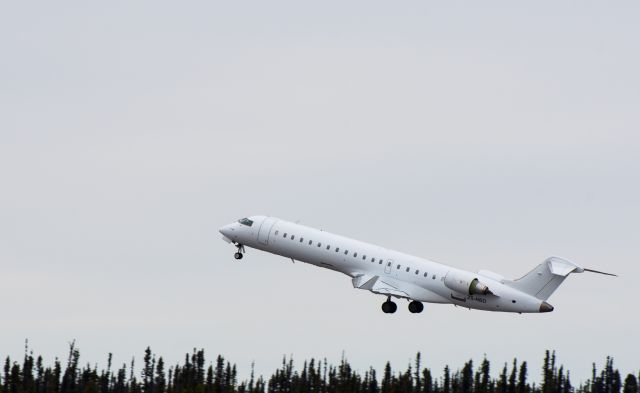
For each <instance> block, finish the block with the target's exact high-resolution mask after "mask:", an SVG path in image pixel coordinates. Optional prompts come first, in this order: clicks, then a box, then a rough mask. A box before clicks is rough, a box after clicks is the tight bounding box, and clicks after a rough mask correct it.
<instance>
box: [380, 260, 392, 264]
mask: <svg viewBox="0 0 640 393" xmlns="http://www.w3.org/2000/svg"><path fill="white" fill-rule="evenodd" d="M380 263H382V259H381V260H380ZM389 265H391V264H389Z"/></svg>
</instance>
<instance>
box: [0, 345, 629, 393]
mask: <svg viewBox="0 0 640 393" xmlns="http://www.w3.org/2000/svg"><path fill="white" fill-rule="evenodd" d="M491 367H492V365H491V364H490V362H489V360H488V359H486V358H484V359H483V360H482V361H481V362H480V363H479V364H477V365H476V364H474V363H473V361H472V360H469V361H467V362H465V363H464V364H462V365H461V366H458V367H457V368H452V367H449V366H445V367H444V369H443V370H442V371H441V372H435V371H432V370H430V369H428V368H425V367H423V366H422V361H421V354H420V353H418V354H417V355H416V357H415V360H414V361H413V362H412V364H409V365H407V366H406V367H403V368H402V369H401V370H396V369H393V368H392V367H391V364H389V363H388V362H387V363H386V366H385V367H384V370H381V371H380V372H379V371H377V370H375V369H373V368H369V369H368V370H366V371H364V372H359V371H357V370H355V369H353V368H352V366H351V365H350V364H349V362H348V361H347V360H346V359H342V360H341V361H340V362H339V363H338V364H330V363H328V362H327V361H326V360H318V359H308V360H306V361H304V362H303V364H302V366H301V368H299V369H296V368H295V367H294V362H293V359H291V358H284V359H283V361H282V365H281V366H280V367H279V368H278V369H277V370H274V371H273V373H272V374H271V375H267V376H256V375H254V372H253V367H252V369H251V370H250V371H251V372H250V374H249V373H247V374H246V375H249V376H248V377H247V378H245V379H242V380H241V379H239V377H238V370H237V367H236V365H235V364H232V363H230V362H229V361H226V360H225V359H224V358H223V357H222V356H220V355H218V356H216V357H215V359H214V360H212V361H208V360H207V359H205V354H204V351H203V350H193V352H191V353H187V354H186V355H185V358H184V361H183V362H182V363H181V364H175V365H168V364H166V363H165V361H164V360H163V358H162V357H159V356H156V355H155V354H154V353H153V352H152V351H151V349H150V348H147V350H146V351H145V353H144V356H143V358H142V363H141V364H140V365H138V364H136V363H135V361H134V360H132V361H131V363H130V364H122V365H120V366H118V367H115V366H114V365H113V364H112V355H111V354H109V356H108V361H107V366H106V368H104V369H100V370H99V369H98V367H97V366H91V365H90V364H85V365H83V364H81V362H80V351H79V350H78V349H77V348H76V346H75V344H73V343H72V344H71V345H70V349H69V355H68V358H67V359H66V360H63V361H61V360H59V359H55V361H54V362H53V364H51V365H46V364H43V360H42V357H41V356H34V354H33V352H31V351H29V349H28V348H27V347H26V348H25V355H24V358H23V359H21V360H19V361H18V360H13V359H10V358H9V357H7V358H6V359H5V361H4V368H3V372H2V373H0V393H236V392H237V393H264V392H273V393H276V392H290V393H303V392H319V393H320V392H322V393H325V392H326V393H330V392H336V393H337V392H344V393H347V392H353V393H639V391H638V380H639V378H640V375H638V374H637V373H636V374H634V373H628V374H626V375H623V374H622V373H621V372H620V371H618V370H617V369H616V368H615V367H614V365H613V359H612V358H609V357H608V358H606V359H605V360H604V363H603V365H602V366H601V368H600V369H599V368H597V367H596V364H595V363H594V365H593V370H592V375H591V378H590V379H588V380H586V381H581V382H580V383H578V384H575V385H574V384H573V383H572V381H571V378H570V373H569V370H567V369H565V368H564V367H563V366H562V365H559V364H558V363H557V362H556V356H555V352H550V351H546V352H545V356H544V359H543V361H542V365H541V366H539V367H540V368H533V369H530V366H529V365H528V364H527V362H520V363H519V362H518V361H517V360H515V359H514V360H513V362H512V363H511V364H501V365H499V366H498V368H497V369H496V370H495V371H499V373H493V374H492V373H491ZM245 371H249V370H245ZM538 373H539V374H538ZM532 374H535V376H534V378H531V379H530V375H532ZM492 375H498V376H497V378H496V377H492ZM531 380H535V381H539V382H538V383H537V384H536V383H535V382H531Z"/></svg>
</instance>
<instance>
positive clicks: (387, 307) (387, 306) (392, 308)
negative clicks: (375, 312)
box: [382, 296, 398, 314]
mask: <svg viewBox="0 0 640 393" xmlns="http://www.w3.org/2000/svg"><path fill="white" fill-rule="evenodd" d="M397 309H398V306H397V305H396V304H395V303H394V302H392V301H391V296H389V297H388V298H387V301H386V302H384V303H382V312H383V313H385V314H393V313H394V312H396V310H397Z"/></svg>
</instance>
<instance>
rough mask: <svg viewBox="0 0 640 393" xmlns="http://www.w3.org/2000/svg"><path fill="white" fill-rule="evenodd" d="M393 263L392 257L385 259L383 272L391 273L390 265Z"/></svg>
mask: <svg viewBox="0 0 640 393" xmlns="http://www.w3.org/2000/svg"><path fill="white" fill-rule="evenodd" d="M392 265H393V260H392V259H387V263H386V265H384V272H385V273H387V274H391V266H392Z"/></svg>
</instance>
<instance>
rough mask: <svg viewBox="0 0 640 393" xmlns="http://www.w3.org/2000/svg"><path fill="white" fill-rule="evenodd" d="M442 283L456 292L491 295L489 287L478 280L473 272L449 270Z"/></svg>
mask: <svg viewBox="0 0 640 393" xmlns="http://www.w3.org/2000/svg"><path fill="white" fill-rule="evenodd" d="M444 285H445V286H446V287H447V288H449V289H451V290H452V291H456V292H458V293H465V294H467V295H491V294H492V292H491V291H490V290H489V287H487V286H486V285H484V284H483V283H481V282H480V280H478V278H477V277H476V275H475V274H473V273H469V272H460V271H449V272H448V273H447V275H446V276H445V277H444Z"/></svg>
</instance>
